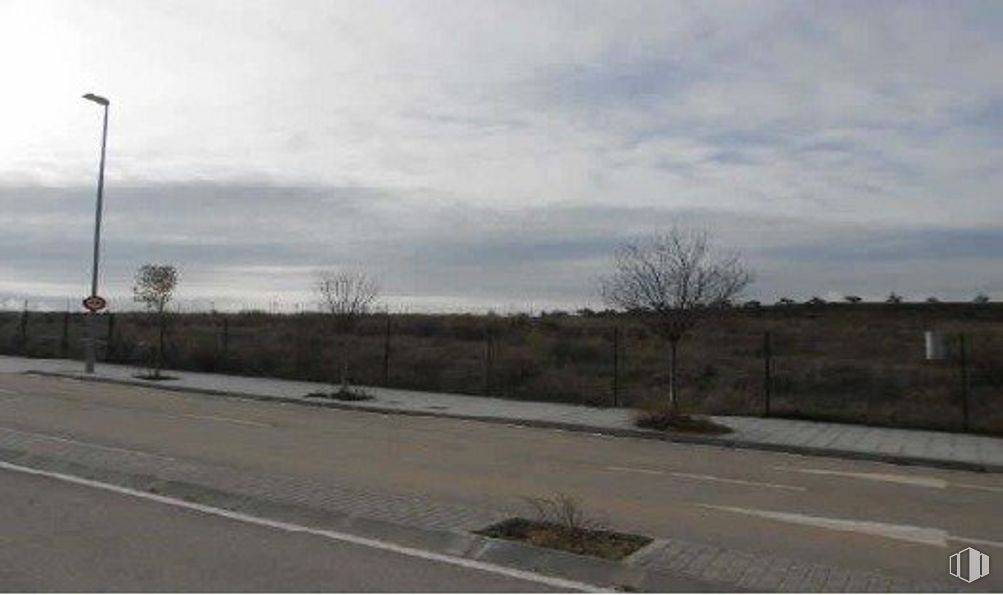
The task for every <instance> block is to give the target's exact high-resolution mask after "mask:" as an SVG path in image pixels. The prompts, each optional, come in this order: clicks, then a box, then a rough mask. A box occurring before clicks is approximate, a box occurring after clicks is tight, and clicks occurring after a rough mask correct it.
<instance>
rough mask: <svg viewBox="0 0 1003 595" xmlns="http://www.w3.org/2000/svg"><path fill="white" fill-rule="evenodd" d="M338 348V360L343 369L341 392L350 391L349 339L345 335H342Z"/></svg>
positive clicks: (340, 380)
mask: <svg viewBox="0 0 1003 595" xmlns="http://www.w3.org/2000/svg"><path fill="white" fill-rule="evenodd" d="M337 346H338V360H339V362H338V363H339V364H340V368H341V374H340V376H339V384H340V385H341V392H347V391H348V339H347V337H346V335H345V333H341V334H339V336H338V340H337Z"/></svg>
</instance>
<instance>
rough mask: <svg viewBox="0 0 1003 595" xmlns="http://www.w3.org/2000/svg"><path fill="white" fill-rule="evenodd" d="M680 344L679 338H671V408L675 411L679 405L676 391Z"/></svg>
mask: <svg viewBox="0 0 1003 595" xmlns="http://www.w3.org/2000/svg"><path fill="white" fill-rule="evenodd" d="M678 344H679V339H669V408H671V409H672V410H673V411H675V410H676V405H677V399H676V397H677V392H676V377H677V375H678V374H677V368H676V347H677V346H678Z"/></svg>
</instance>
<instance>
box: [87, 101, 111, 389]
mask: <svg viewBox="0 0 1003 595" xmlns="http://www.w3.org/2000/svg"><path fill="white" fill-rule="evenodd" d="M84 99H86V100H88V101H93V102H94V103H96V104H98V105H100V106H103V107H104V126H103V128H102V131H101V166H100V169H99V170H98V199H97V207H96V209H95V212H94V262H93V267H92V269H91V293H90V298H94V297H96V296H97V295H98V262H99V260H100V256H101V210H102V205H103V195H104V157H105V146H106V144H107V142H108V104H109V103H110V102H109V101H108V100H107V99H105V98H104V97H101V96H100V95H95V94H93V93H88V94H86V95H84ZM99 309H100V308H91V307H90V306H88V310H89V311H90V313H89V314H88V315H87V324H86V325H85V326H86V334H87V336H86V338H85V339H84V358H85V363H84V371H85V372H86V373H88V374H93V373H94V359H95V351H96V349H95V347H96V345H95V341H96V337H97V328H96V326H97V325H96V323H97V320H96V317H97V312H98V310H99Z"/></svg>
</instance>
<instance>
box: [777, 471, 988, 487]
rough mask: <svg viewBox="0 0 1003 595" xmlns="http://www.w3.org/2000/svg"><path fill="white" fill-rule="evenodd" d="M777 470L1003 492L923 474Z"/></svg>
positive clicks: (921, 485)
mask: <svg viewBox="0 0 1003 595" xmlns="http://www.w3.org/2000/svg"><path fill="white" fill-rule="evenodd" d="M774 469H776V470H777V471H795V472H798V473H809V474H812V475H832V476H834V477H848V478H851V479H866V480H870V481H886V482H890V483H899V484H904V485H913V486H919V487H924V488H933V489H938V490H943V489H947V488H962V489H967V490H983V491H986V492H999V493H1003V487H996V486H984V485H977V484H973V483H954V482H950V481H947V480H946V479H940V478H939V477H927V476H921V475H897V474H894V473H856V472H851V471H836V470H833V469H807V468H800V467H782V466H781V467H774Z"/></svg>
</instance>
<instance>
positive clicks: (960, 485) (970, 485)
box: [951, 483, 1003, 494]
mask: <svg viewBox="0 0 1003 595" xmlns="http://www.w3.org/2000/svg"><path fill="white" fill-rule="evenodd" d="M951 485H952V486H954V487H956V488H965V489H967V490H983V491H985V492H997V493H1000V494H1003V488H999V487H994V486H981V485H976V484H974V483H952V484H951Z"/></svg>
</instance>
